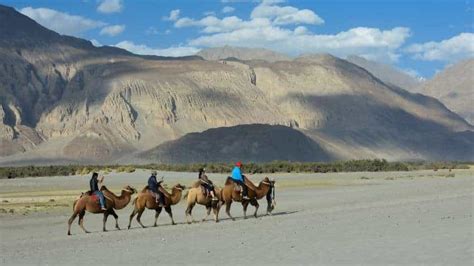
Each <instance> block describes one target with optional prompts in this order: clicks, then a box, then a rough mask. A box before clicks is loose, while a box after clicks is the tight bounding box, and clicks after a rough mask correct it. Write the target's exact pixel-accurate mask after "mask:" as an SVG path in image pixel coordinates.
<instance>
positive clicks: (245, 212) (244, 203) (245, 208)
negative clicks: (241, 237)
mask: <svg viewBox="0 0 474 266" xmlns="http://www.w3.org/2000/svg"><path fill="white" fill-rule="evenodd" d="M248 206H249V201H248V200H246V201H242V207H244V219H247V207H248Z"/></svg>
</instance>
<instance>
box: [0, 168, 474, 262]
mask: <svg viewBox="0 0 474 266" xmlns="http://www.w3.org/2000/svg"><path fill="white" fill-rule="evenodd" d="M161 174H163V175H164V176H165V180H166V182H167V183H168V184H174V183H177V182H179V183H182V184H185V185H189V184H191V182H192V181H193V180H194V179H195V178H196V177H195V174H193V173H161ZM147 176H148V172H145V171H137V172H135V173H132V174H125V173H120V174H115V173H112V174H110V175H108V176H107V179H106V185H107V186H108V187H109V188H111V189H112V190H114V191H115V192H118V191H119V190H120V187H122V186H123V185H125V184H130V185H132V186H135V187H136V188H137V189H141V188H142V187H143V185H144V184H145V182H146V180H147ZM209 176H210V178H211V179H213V180H215V181H216V182H217V183H222V181H223V180H224V177H225V176H224V175H219V174H210V175H209ZM262 177H263V176H262V175H254V176H252V177H251V178H252V180H254V181H258V180H260V179H261V178H262ZM271 177H274V178H276V180H277V194H276V201H277V206H276V209H275V211H274V215H273V216H261V217H259V218H257V219H255V218H249V219H247V220H244V219H242V208H241V206H240V205H239V204H234V205H233V207H232V213H233V214H234V216H236V217H237V218H238V219H237V220H236V221H231V220H229V219H227V216H226V215H225V214H224V212H221V218H223V219H222V220H221V222H220V223H217V224H216V223H214V222H213V221H211V220H209V221H207V222H204V223H194V224H191V225H188V224H185V223H184V221H185V217H184V208H185V204H184V201H182V202H180V203H179V204H178V205H176V206H174V208H173V213H174V216H175V220H176V221H177V222H178V225H175V226H172V225H170V219H169V217H168V216H167V214H166V213H164V212H163V213H162V215H161V216H160V218H159V220H158V222H159V226H158V227H149V228H145V229H142V228H139V226H138V224H137V223H136V222H135V221H134V223H133V224H132V229H131V230H126V229H125V228H126V225H127V223H128V215H129V214H130V212H131V206H130V205H129V206H127V207H126V208H125V209H123V210H120V211H118V215H119V216H120V218H119V222H120V225H121V227H122V230H120V231H117V230H115V229H114V226H113V225H114V222H113V218H110V219H109V222H108V229H109V230H110V231H109V232H102V231H101V224H102V216H101V215H91V214H86V216H85V226H86V228H87V229H88V230H90V231H92V233H90V234H85V233H83V232H82V230H80V228H79V227H78V226H77V223H74V225H73V228H72V233H73V235H72V236H67V235H66V233H67V219H68V218H69V216H70V214H71V204H72V201H73V199H74V198H75V197H77V195H78V194H79V193H80V191H81V190H86V189H87V185H88V179H89V177H88V176H72V177H44V178H23V179H14V180H5V179H4V180H0V211H1V212H2V213H1V214H0V238H1V242H0V257H1V259H0V264H1V265H26V264H33V265H40V264H41V265H43V264H48V265H65V264H68V265H70V264H71V265H88V264H98V265H103V264H107V265H109V264H110V265H113V264H115V265H124V264H127V265H130V264H132V263H133V264H137V265H140V264H186V265H188V264H191V263H193V264H206V265H209V264H210V265H216V264H218V265H222V264H228V265H246V264H249V263H255V264H256V265H262V264H273V265H289V264H293V265H294V264H313V265H314V264H321V265H341V264H345V265H368V264H373V265H388V264H391V265H393V264H395V265H407V264H414V265H420V264H425V265H472V264H473V263H474V258H473V254H474V236H473V234H474V227H473V224H474V223H473V217H472V215H473V194H474V193H473V180H474V170H456V171H453V172H451V173H448V172H447V171H445V172H444V171H438V172H433V171H417V172H390V173H338V174H274V175H271ZM265 206H266V203H265V202H264V201H261V209H260V214H262V215H263V214H264V212H265ZM250 210H253V209H250ZM10 212H12V213H10ZM153 215H154V213H153V212H151V211H146V212H145V214H144V216H143V218H142V221H143V222H144V224H145V225H152V223H153ZM194 215H195V218H202V216H203V215H204V208H203V207H200V206H197V207H196V208H195V211H194Z"/></svg>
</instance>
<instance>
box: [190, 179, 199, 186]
mask: <svg viewBox="0 0 474 266" xmlns="http://www.w3.org/2000/svg"><path fill="white" fill-rule="evenodd" d="M200 185H201V182H199V180H198V181H196V182H194V183H193V184H192V185H191V188H199V186H200Z"/></svg>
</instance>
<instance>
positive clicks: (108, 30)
mask: <svg viewBox="0 0 474 266" xmlns="http://www.w3.org/2000/svg"><path fill="white" fill-rule="evenodd" d="M124 30H125V25H111V26H107V27H104V28H102V30H101V31H100V35H108V36H117V35H119V34H120V33H122V32H123V31H124Z"/></svg>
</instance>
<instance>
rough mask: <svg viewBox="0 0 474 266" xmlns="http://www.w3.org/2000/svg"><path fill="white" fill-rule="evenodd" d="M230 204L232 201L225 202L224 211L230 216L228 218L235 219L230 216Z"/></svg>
mask: <svg viewBox="0 0 474 266" xmlns="http://www.w3.org/2000/svg"><path fill="white" fill-rule="evenodd" d="M230 205H232V201H227V202H226V203H225V212H226V213H227V215H228V216H229V217H230V219H232V221H235V218H234V217H232V215H230Z"/></svg>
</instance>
